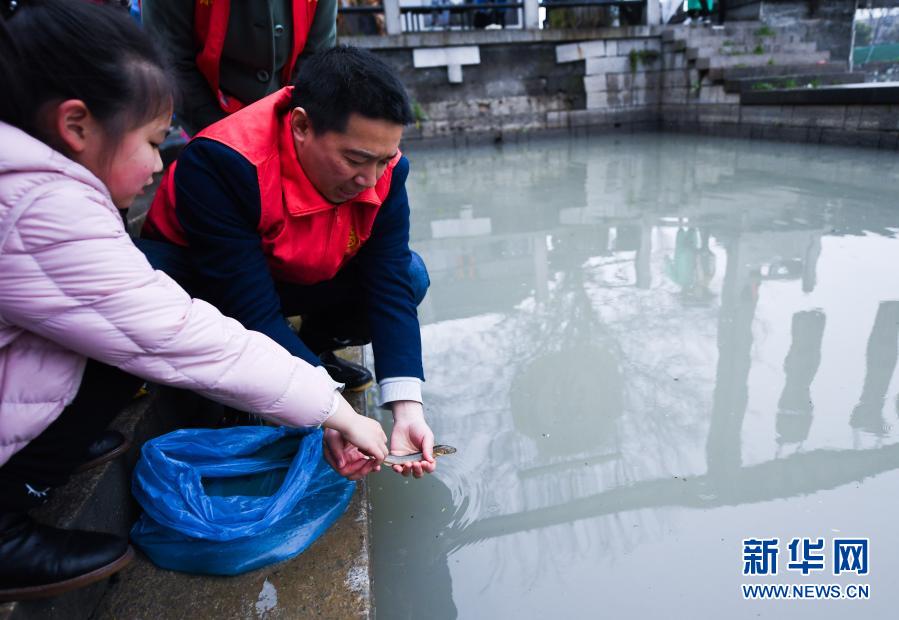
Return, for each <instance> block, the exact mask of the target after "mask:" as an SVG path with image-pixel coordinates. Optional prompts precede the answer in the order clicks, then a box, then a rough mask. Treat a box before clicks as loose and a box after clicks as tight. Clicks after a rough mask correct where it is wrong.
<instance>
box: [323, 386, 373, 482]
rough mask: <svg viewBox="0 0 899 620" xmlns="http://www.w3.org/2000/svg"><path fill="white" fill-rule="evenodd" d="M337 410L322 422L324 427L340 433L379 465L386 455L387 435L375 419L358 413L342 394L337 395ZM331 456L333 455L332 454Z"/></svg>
mask: <svg viewBox="0 0 899 620" xmlns="http://www.w3.org/2000/svg"><path fill="white" fill-rule="evenodd" d="M338 399H339V402H338V405H337V411H335V412H334V413H333V414H332V415H331V417H330V418H328V419H327V420H325V421H324V423H322V426H324V427H325V428H326V429H333V430H335V431H337V432H338V433H340V435H341V437H343V439H344V440H345V441H347V442H349V443H351V444H353V445H354V446H355V447H357V448H358V449H359V451H360V452H361V453H362V454H364V455H366V456H370V457H371V458H372V459H374V461H375V464H376V465H378V466H380V464H381V461H383V460H384V458H385V457H386V456H387V435H385V434H384V429H382V428H381V425H380V424H378V423H377V422H376V421H375V420H372V419H371V418H366V417H365V416H362V415H359V414H358V413H356V412H355V411H353V408H352V407H350V404H349V403H348V402H347V401H346V399H345V398H344V397H343V396H338ZM332 456H333V455H332Z"/></svg>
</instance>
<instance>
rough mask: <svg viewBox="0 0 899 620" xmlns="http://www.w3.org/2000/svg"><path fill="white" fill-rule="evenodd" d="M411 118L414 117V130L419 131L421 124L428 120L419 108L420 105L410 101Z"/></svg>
mask: <svg viewBox="0 0 899 620" xmlns="http://www.w3.org/2000/svg"><path fill="white" fill-rule="evenodd" d="M412 116H413V117H415V127H416V129H421V124H422V123H423V122H424V121H426V120H428V115H427V114H425V111H424V109H423V108H422V107H421V104H420V103H418V102H417V101H415V100H414V99H413V100H412Z"/></svg>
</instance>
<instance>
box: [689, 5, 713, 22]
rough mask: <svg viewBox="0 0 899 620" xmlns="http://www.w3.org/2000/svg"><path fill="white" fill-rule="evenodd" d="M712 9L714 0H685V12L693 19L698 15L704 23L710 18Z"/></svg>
mask: <svg viewBox="0 0 899 620" xmlns="http://www.w3.org/2000/svg"><path fill="white" fill-rule="evenodd" d="M714 9H715V0H687V13H688V14H689V15H690V17H692V18H694V19H695V18H696V17H697V16H699V18H700V19H701V20H702V22H704V23H705V22H708V21H709V20H710V19H711V15H712V11H713V10H714Z"/></svg>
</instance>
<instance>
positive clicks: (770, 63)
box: [768, 58, 774, 67]
mask: <svg viewBox="0 0 899 620" xmlns="http://www.w3.org/2000/svg"><path fill="white" fill-rule="evenodd" d="M768 66H769V67H773V66H774V59H773V58H769V59H768Z"/></svg>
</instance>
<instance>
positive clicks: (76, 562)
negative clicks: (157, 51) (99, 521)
mask: <svg viewBox="0 0 899 620" xmlns="http://www.w3.org/2000/svg"><path fill="white" fill-rule="evenodd" d="M133 557H134V551H133V550H132V549H131V547H130V546H128V540H127V539H125V538H121V537H119V536H113V535H112V534H102V533H100V532H84V531H79V530H61V529H58V528H55V527H50V526H48V525H41V524H40V523H36V522H35V521H34V520H32V519H31V518H30V517H29V516H28V515H26V514H24V513H0V558H3V561H2V562H0V601H25V600H29V599H35V598H46V597H49V596H56V595H58V594H62V593H64V592H68V591H70V590H75V589H77V588H80V587H83V586H86V585H88V584H91V583H94V582H95V581H100V580H101V579H105V578H106V577H108V576H109V575H111V574H113V573H115V572H118V571H119V570H121V569H123V568H124V567H125V566H127V565H128V563H129V562H131V560H132V558H133Z"/></svg>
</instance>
